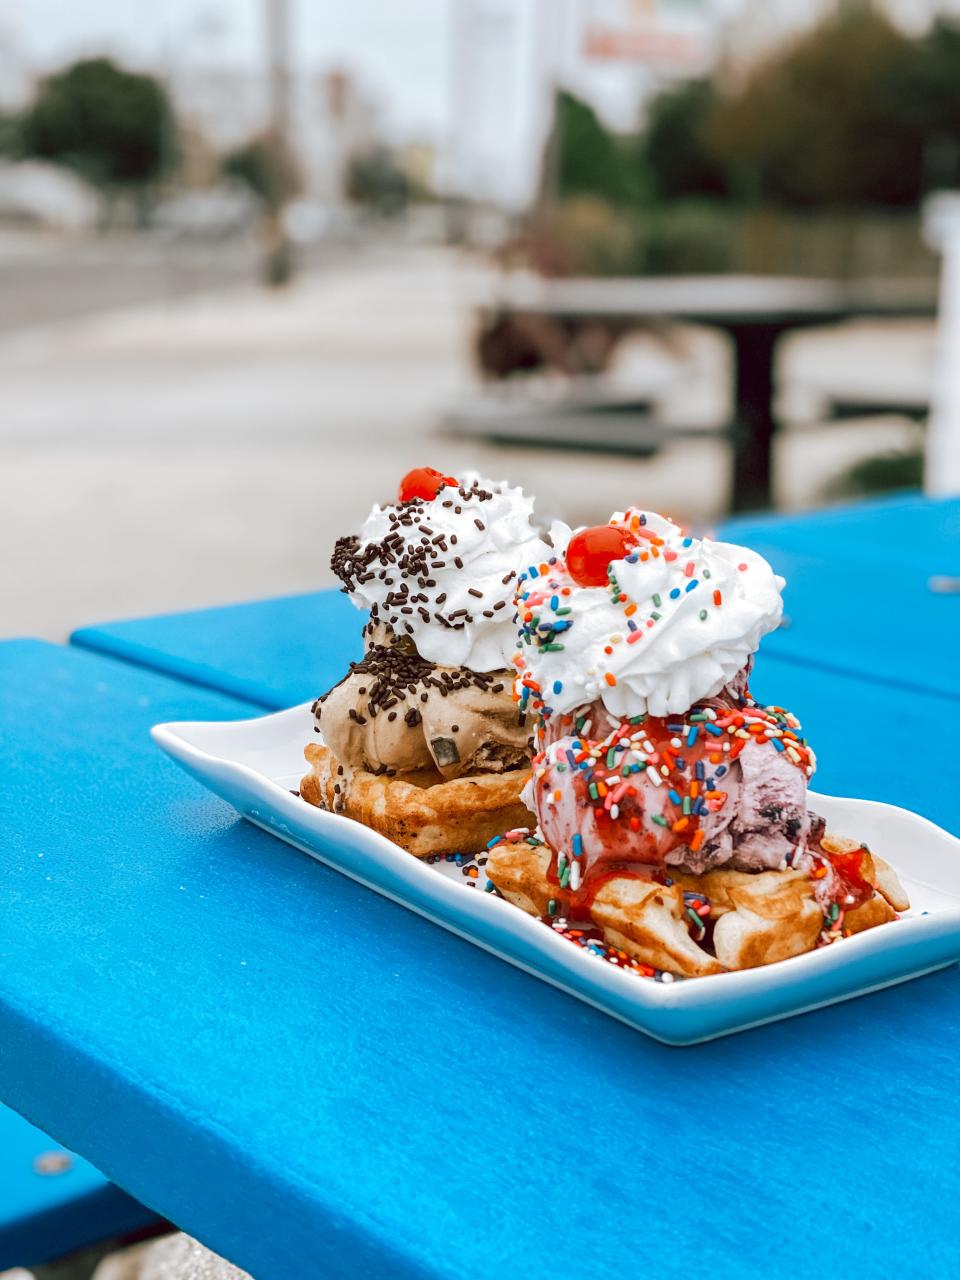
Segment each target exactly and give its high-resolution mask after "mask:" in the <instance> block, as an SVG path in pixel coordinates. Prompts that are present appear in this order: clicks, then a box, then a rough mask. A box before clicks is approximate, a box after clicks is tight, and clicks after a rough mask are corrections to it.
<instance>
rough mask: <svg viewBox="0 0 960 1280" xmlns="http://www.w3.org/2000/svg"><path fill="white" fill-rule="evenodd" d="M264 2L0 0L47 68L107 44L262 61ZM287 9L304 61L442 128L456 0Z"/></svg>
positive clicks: (409, 119)
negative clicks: (348, 72) (346, 74)
mask: <svg viewBox="0 0 960 1280" xmlns="http://www.w3.org/2000/svg"><path fill="white" fill-rule="evenodd" d="M504 2H505V3H506V4H509V3H515V2H516V3H520V4H522V3H525V0H504ZM264 6H265V0H68V2H67V3H65V0H0V35H2V36H5V37H6V38H7V40H8V41H9V40H10V38H11V37H12V38H13V40H14V41H15V43H16V44H17V45H18V46H19V47H20V48H21V49H23V50H24V52H25V53H26V55H27V56H28V57H29V59H30V61H31V63H35V64H39V65H40V66H43V67H47V66H50V65H55V64H56V63H57V62H59V61H62V60H63V59H65V58H67V57H74V56H76V55H78V54H85V53H102V52H104V51H107V52H111V53H114V54H116V55H120V56H123V57H125V58H126V59H128V60H130V61H137V62H141V63H146V64H149V65H153V66H157V65H169V64H170V63H171V61H178V62H181V63H182V62H183V61H184V60H190V61H195V62H196V63H199V64H206V63H209V62H213V61H216V62H233V63H240V64H246V65H249V66H250V67H256V66H259V65H260V63H261V61H262V57H263V54H262V48H263V28H264V23H263V12H264ZM290 8H291V13H292V34H293V44H294V48H295V51H296V57H297V59H298V61H299V62H300V63H302V64H303V65H307V66H313V67H326V66H330V65H331V64H339V65H344V66H347V67H350V68H352V69H354V70H355V71H356V72H357V73H358V75H359V78H360V79H361V81H362V82H363V83H364V84H365V85H366V86H367V88H368V89H369V90H372V91H373V93H374V95H375V97H377V98H379V99H380V100H382V101H383V102H384V104H385V105H387V106H388V107H389V111H390V115H391V116H392V117H393V119H394V121H395V122H396V123H398V124H400V125H401V126H402V129H403V131H404V132H409V133H417V132H421V131H422V132H424V133H428V134H429V133H432V132H435V129H436V126H437V124H438V122H440V121H442V120H443V118H444V114H445V105H446V97H447V95H448V93H449V85H448V74H447V43H448V30H447V19H448V8H449V0H346V2H344V0H290Z"/></svg>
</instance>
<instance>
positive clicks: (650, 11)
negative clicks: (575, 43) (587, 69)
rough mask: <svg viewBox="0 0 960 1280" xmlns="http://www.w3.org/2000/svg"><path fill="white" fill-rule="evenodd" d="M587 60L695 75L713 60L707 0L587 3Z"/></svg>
mask: <svg viewBox="0 0 960 1280" xmlns="http://www.w3.org/2000/svg"><path fill="white" fill-rule="evenodd" d="M581 7H582V11H583V45H582V47H583V53H584V56H585V57H587V58H596V59H604V60H616V61H621V62H624V61H625V62H642V63H644V64H645V65H646V66H651V67H655V68H657V69H658V70H663V71H676V72H679V73H682V74H686V75H695V74H697V73H698V72H702V71H705V70H706V69H707V67H708V66H709V65H710V63H711V62H712V60H713V24H712V23H711V21H710V5H709V3H708V0H583V4H582V6H581Z"/></svg>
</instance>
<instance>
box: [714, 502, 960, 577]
mask: <svg viewBox="0 0 960 1280" xmlns="http://www.w3.org/2000/svg"><path fill="white" fill-rule="evenodd" d="M721 532H722V533H723V534H724V535H725V536H728V537H729V538H730V539H731V540H732V541H734V542H744V543H746V544H748V545H752V544H751V539H752V538H759V539H761V540H763V541H767V542H770V541H779V542H780V544H781V545H783V546H790V547H792V548H794V549H795V550H802V549H803V548H811V547H815V548H817V549H818V550H819V551H822V552H823V553H824V554H825V555H826V554H829V553H830V552H840V553H842V554H844V555H856V554H859V553H864V552H872V553H874V554H877V553H878V552H879V551H880V550H882V551H883V552H884V554H889V555H891V556H893V557H895V558H905V559H911V558H913V556H914V554H915V550H916V548H923V549H924V550H926V551H934V552H936V551H938V550H941V549H942V550H943V551H945V552H946V551H947V550H948V549H949V550H951V553H952V558H953V560H954V570H956V567H957V566H956V556H957V551H958V547H960V501H958V500H957V499H956V498H925V497H923V496H922V495H921V494H919V493H912V492H911V493H899V494H894V495H892V496H891V495H885V496H883V497H879V498H872V499H869V500H867V501H860V502H854V503H847V504H844V505H841V506H836V507H823V508H818V509H816V510H814V511H799V512H792V513H784V512H779V511H778V512H767V513H765V514H762V515H746V516H735V517H733V518H731V519H729V520H727V521H725V522H724V523H723V525H722V526H721ZM944 572H950V570H944Z"/></svg>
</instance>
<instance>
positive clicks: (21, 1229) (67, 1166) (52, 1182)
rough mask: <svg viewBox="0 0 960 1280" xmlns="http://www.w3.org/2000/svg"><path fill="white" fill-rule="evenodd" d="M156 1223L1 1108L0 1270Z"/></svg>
mask: <svg viewBox="0 0 960 1280" xmlns="http://www.w3.org/2000/svg"><path fill="white" fill-rule="evenodd" d="M156 1221H157V1219H156V1216H155V1215H154V1214H152V1213H151V1212H150V1210H149V1209H146V1208H144V1206H143V1205H141V1204H138V1203H137V1201H136V1200H132V1199H131V1198H130V1197H129V1196H127V1195H125V1194H124V1193H123V1192H122V1191H121V1190H120V1189H119V1188H118V1187H115V1186H113V1185H112V1184H111V1183H109V1182H108V1181H107V1179H106V1178H105V1177H104V1176H103V1174H101V1173H98V1172H97V1170H96V1169H94V1167H93V1166H92V1165H91V1164H88V1163H87V1161H86V1160H82V1159H80V1157H79V1156H75V1155H72V1154H71V1153H69V1152H66V1151H64V1149H63V1147H61V1146H60V1145H59V1143H56V1142H54V1141H53V1139H52V1138H49V1137H48V1136H47V1135H46V1134H45V1133H43V1132H41V1130H39V1129H37V1128H35V1127H34V1126H33V1125H31V1124H28V1123H27V1121H26V1120H24V1119H23V1118H22V1117H21V1116H19V1115H17V1113H16V1112H15V1111H11V1110H10V1109H9V1108H8V1107H0V1271H2V1270H5V1269H6V1268H8V1267H14V1266H36V1265H38V1264H39V1263H43V1262H49V1261H51V1260H53V1259H55V1258H60V1257H63V1256H64V1255H65V1254H67V1253H72V1252H74V1251H75V1250H77V1249H82V1248H83V1247H84V1246H86V1245H89V1244H95V1243H97V1242H98V1241H100V1240H109V1239H112V1238H114V1237H116V1236H121V1235H125V1234H127V1233H128V1232H131V1231H134V1230H138V1229H140V1228H143V1227H147V1226H149V1225H151V1224H152V1223H154V1222H156Z"/></svg>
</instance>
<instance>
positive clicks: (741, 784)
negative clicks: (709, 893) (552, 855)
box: [525, 698, 815, 890]
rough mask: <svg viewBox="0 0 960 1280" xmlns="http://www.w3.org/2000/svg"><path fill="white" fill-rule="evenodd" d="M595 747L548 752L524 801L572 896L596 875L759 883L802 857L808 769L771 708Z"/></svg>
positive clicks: (790, 722)
mask: <svg viewBox="0 0 960 1280" xmlns="http://www.w3.org/2000/svg"><path fill="white" fill-rule="evenodd" d="M604 727H605V726H604ZM595 735H596V730H595V729H592V730H591V732H590V736H589V737H587V736H586V734H583V735H581V736H577V735H576V734H571V735H568V736H566V737H562V738H559V739H557V740H555V741H554V742H552V743H551V744H550V745H549V746H548V747H547V748H546V750H545V751H543V752H542V753H541V754H540V755H538V756H537V757H536V758H535V760H534V769H533V775H532V777H531V781H530V783H529V784H528V788H527V791H526V793H525V799H526V802H527V804H528V806H529V807H530V808H531V809H532V810H533V811H534V812H535V813H536V814H537V817H538V820H539V824H540V829H541V831H542V832H543V835H544V838H545V839H546V841H547V843H548V844H549V845H550V846H551V847H552V848H553V849H556V850H562V851H564V852H566V853H568V854H569V855H570V859H569V861H570V865H571V877H572V879H571V887H572V888H573V889H574V890H576V889H577V888H578V887H579V882H580V881H582V879H583V878H584V877H585V876H586V875H587V874H588V873H590V872H593V871H594V870H595V869H596V868H597V867H599V866H602V865H603V864H611V865H617V866H623V865H629V864H642V865H645V866H652V867H656V866H674V867H681V868H683V869H685V870H688V871H691V872H694V873H700V872H703V871H707V870H711V869H712V868H714V867H719V866H728V867H731V868H733V869H735V870H741V871H762V870H768V869H776V868H778V867H782V866H784V865H785V864H786V865H791V864H792V863H793V862H794V861H795V860H796V858H797V857H798V856H800V855H801V854H802V853H803V852H804V850H805V847H806V842H807V838H808V835H809V832H810V818H809V815H808V813H807V807H806V792H807V781H808V778H809V777H810V775H811V774H812V773H813V770H814V767H815V764H814V757H813V753H812V751H811V750H810V748H809V747H808V746H807V745H806V743H805V741H804V740H803V738H802V737H801V730H800V725H799V723H798V722H797V720H796V719H795V717H793V716H792V715H790V714H789V713H788V712H786V711H783V710H782V709H781V708H767V707H760V706H758V705H757V704H755V703H754V702H753V701H752V700H751V699H749V698H744V699H742V700H741V701H739V702H726V701H721V700H719V699H712V700H710V701H709V702H704V703H699V704H696V705H695V706H694V707H692V708H691V709H690V710H689V711H688V712H687V713H686V714H685V715H683V716H666V717H652V716H636V717H632V719H631V720H627V721H623V722H620V723H618V724H617V725H616V726H615V727H614V728H613V729H612V731H610V732H607V733H606V734H600V735H596V736H595ZM574 880H575V881H577V883H573V881H574Z"/></svg>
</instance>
